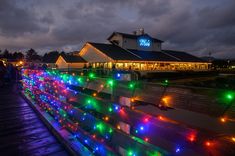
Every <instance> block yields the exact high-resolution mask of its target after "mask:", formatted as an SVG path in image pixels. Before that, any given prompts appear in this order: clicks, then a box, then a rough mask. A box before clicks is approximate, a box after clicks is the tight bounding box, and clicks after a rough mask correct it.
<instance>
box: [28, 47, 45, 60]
mask: <svg viewBox="0 0 235 156" xmlns="http://www.w3.org/2000/svg"><path fill="white" fill-rule="evenodd" d="M26 59H27V61H33V60H40V59H41V57H40V56H39V55H38V54H37V52H36V51H35V50H34V49H32V48H31V49H29V50H28V51H27V52H26Z"/></svg>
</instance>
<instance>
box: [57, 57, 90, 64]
mask: <svg viewBox="0 0 235 156" xmlns="http://www.w3.org/2000/svg"><path fill="white" fill-rule="evenodd" d="M60 56H62V57H63V59H64V60H65V61H66V62H67V63H86V61H85V60H84V59H83V58H82V57H80V56H77V55H76V56H75V55H60Z"/></svg>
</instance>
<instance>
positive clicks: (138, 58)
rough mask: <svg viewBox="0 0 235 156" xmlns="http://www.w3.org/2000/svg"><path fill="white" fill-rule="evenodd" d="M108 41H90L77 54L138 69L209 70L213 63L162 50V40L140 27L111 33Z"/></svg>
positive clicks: (95, 64)
mask: <svg viewBox="0 0 235 156" xmlns="http://www.w3.org/2000/svg"><path fill="white" fill-rule="evenodd" d="M107 40H108V41H109V43H108V44H104V43H93V42H87V43H86V44H85V45H84V46H83V47H82V49H81V50H80V52H79V53H75V55H77V56H81V57H82V58H83V59H84V60H86V61H87V62H88V63H89V64H92V66H93V67H99V66H102V67H104V68H112V67H114V66H115V67H116V68H117V69H122V70H128V69H132V70H139V71H185V70H194V71H202V70H208V69H209V65H210V63H208V62H206V61H203V60H201V59H200V58H198V57H196V56H193V55H191V54H188V53H186V52H181V51H175V50H163V49H162V43H163V41H162V40H159V39H156V38H153V37H151V36H150V35H148V34H146V33H144V30H143V29H140V30H139V31H137V32H134V33H133V34H125V33H120V32H114V33H112V34H111V35H110V36H109V37H108V39H107Z"/></svg>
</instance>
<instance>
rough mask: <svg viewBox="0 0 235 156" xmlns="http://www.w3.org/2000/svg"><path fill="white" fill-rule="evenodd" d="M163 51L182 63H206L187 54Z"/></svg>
mask: <svg viewBox="0 0 235 156" xmlns="http://www.w3.org/2000/svg"><path fill="white" fill-rule="evenodd" d="M162 51H163V52H164V53H166V54H167V55H169V56H172V57H175V58H177V59H178V61H181V62H206V61H204V60H202V59H200V58H198V57H196V56H193V55H191V54H189V53H186V52H182V51H175V50H162Z"/></svg>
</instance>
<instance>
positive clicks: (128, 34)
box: [107, 31, 164, 43]
mask: <svg viewBox="0 0 235 156" xmlns="http://www.w3.org/2000/svg"><path fill="white" fill-rule="evenodd" d="M116 34H120V35H122V36H125V37H126V38H132V39H136V38H138V37H140V36H148V37H150V38H151V39H153V40H154V41H156V42H161V43H162V42H164V41H162V40H160V39H157V38H154V37H152V36H151V35H149V34H148V33H144V32H143V33H139V34H137V33H134V34H131V33H123V32H118V31H114V32H113V33H112V34H111V35H110V36H109V37H108V39H107V40H110V39H111V38H112V37H113V36H114V35H116Z"/></svg>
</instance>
